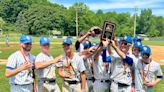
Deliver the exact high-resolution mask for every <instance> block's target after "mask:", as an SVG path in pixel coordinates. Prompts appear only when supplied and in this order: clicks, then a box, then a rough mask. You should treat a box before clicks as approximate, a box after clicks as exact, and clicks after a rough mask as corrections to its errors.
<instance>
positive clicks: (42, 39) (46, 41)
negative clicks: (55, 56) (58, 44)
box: [40, 36, 50, 45]
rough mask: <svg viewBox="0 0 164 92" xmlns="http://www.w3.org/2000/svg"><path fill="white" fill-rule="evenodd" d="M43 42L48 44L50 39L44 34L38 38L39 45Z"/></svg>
mask: <svg viewBox="0 0 164 92" xmlns="http://www.w3.org/2000/svg"><path fill="white" fill-rule="evenodd" d="M44 44H50V39H49V38H48V37H46V36H42V37H41V38H40V45H44Z"/></svg>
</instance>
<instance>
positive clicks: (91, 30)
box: [89, 26, 102, 37]
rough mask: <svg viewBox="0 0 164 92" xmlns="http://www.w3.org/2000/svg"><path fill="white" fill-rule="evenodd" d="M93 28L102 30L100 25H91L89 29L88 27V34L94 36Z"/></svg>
mask: <svg viewBox="0 0 164 92" xmlns="http://www.w3.org/2000/svg"><path fill="white" fill-rule="evenodd" d="M95 29H98V30H102V29H101V28H100V27H98V26H93V27H91V28H90V29H89V32H90V36H93V37H94V36H96V34H95V32H94V30H95Z"/></svg>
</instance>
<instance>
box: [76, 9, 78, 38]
mask: <svg viewBox="0 0 164 92" xmlns="http://www.w3.org/2000/svg"><path fill="white" fill-rule="evenodd" d="M76 37H77V38H78V9H77V7H76Z"/></svg>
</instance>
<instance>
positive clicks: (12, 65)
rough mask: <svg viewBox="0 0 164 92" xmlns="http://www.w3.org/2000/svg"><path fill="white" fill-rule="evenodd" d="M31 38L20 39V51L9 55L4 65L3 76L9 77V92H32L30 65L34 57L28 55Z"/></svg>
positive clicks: (25, 36)
mask: <svg viewBox="0 0 164 92" xmlns="http://www.w3.org/2000/svg"><path fill="white" fill-rule="evenodd" d="M31 47H32V38H31V37H30V36H29V35H22V36H21V37H20V50H18V51H16V52H15V53H13V54H11V55H10V56H9V58H8V62H7V64H6V72H5V76H6V77H10V82H9V83H10V92H33V82H34V79H33V78H32V65H33V63H34V61H35V57H34V56H33V55H32V54H30V50H31Z"/></svg>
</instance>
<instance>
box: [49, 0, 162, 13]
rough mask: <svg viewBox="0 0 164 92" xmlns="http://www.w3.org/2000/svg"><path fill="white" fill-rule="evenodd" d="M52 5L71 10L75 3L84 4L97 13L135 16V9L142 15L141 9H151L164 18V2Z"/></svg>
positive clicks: (100, 0)
mask: <svg viewBox="0 0 164 92" xmlns="http://www.w3.org/2000/svg"><path fill="white" fill-rule="evenodd" d="M49 1H50V2H52V3H58V4H62V5H64V6H65V7H67V8H69V7H70V6H71V5H72V4H74V3H75V2H84V3H85V4H86V5H87V6H89V8H90V10H92V11H97V10H98V9H102V10H103V11H104V12H108V11H116V12H119V13H121V12H129V13H130V14H131V15H132V14H134V7H135V6H136V7H137V8H138V11H137V13H138V14H140V12H141V9H144V8H151V9H152V11H153V15H156V16H164V0H49Z"/></svg>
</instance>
